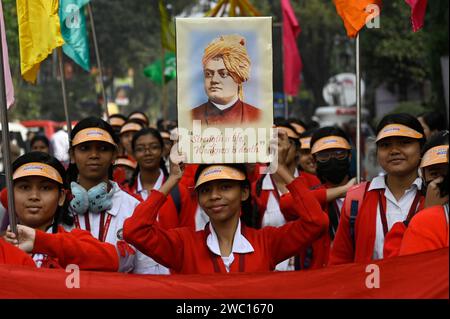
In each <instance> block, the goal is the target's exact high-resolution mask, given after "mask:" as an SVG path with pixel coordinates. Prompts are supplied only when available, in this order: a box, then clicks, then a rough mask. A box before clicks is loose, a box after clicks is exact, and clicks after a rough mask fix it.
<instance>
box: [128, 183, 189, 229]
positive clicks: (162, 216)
mask: <svg viewBox="0 0 450 319" xmlns="http://www.w3.org/2000/svg"><path fill="white" fill-rule="evenodd" d="M136 188H137V182H135V183H134V185H131V186H130V185H128V184H126V185H125V186H124V187H123V190H124V191H125V192H127V193H128V194H130V195H131V196H133V197H135V198H137V199H138V200H139V201H140V202H143V201H144V199H143V198H142V196H141V195H140V194H139V193H138V192H137V191H136ZM180 188H181V187H180ZM180 192H181V189H180ZM181 202H182V203H183V201H181ZM158 222H159V224H160V225H161V227H164V229H171V228H176V227H179V226H180V216H179V214H178V212H177V209H176V206H175V203H174V201H173V199H172V197H171V196H170V195H169V196H168V198H167V201H166V203H165V204H164V205H163V207H161V210H160V212H159V216H158Z"/></svg>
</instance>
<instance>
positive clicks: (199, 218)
mask: <svg viewBox="0 0 450 319" xmlns="http://www.w3.org/2000/svg"><path fill="white" fill-rule="evenodd" d="M208 222H209V216H208V215H207V214H206V213H205V211H204V210H203V208H201V207H200V205H198V204H197V210H196V211H195V231H199V230H203V229H205V226H206V224H207V223H208Z"/></svg>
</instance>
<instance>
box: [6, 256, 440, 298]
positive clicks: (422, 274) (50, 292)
mask: <svg viewBox="0 0 450 319" xmlns="http://www.w3.org/2000/svg"><path fill="white" fill-rule="evenodd" d="M448 274H449V251H448V248H446V249H441V250H436V251H433V252H428V253H423V254H419V255H410V256H402V257H396V258H392V259H387V260H382V261H379V262H376V263H374V264H373V265H363V264H348V265H340V266H333V267H329V268H325V269H321V270H314V271H300V272H276V273H261V274H231V275H226V274H223V275H219V274H217V275H171V276H150V275H149V276H142V275H140V276H139V275H129V274H119V273H104V272H81V273H80V281H79V283H80V288H72V289H69V288H67V286H66V281H68V282H69V284H70V283H71V282H74V281H73V280H72V277H73V276H74V273H70V272H64V271H63V270H53V269H38V270H32V269H30V268H25V267H19V266H11V265H0V299H2V298H3V299H4V298H27V299H28V298H65V299H66V298H86V299H91V298H108V299H115V298H120V299H128V298H137V299H185V298H189V299H236V298H239V299H281V298H283V299H312V298H314V299H325V298H333V299H334V298H371V299H373V298H408V299H409V298H440V299H444V298H446V299H448V298H449V276H448ZM71 276H72V277H71ZM377 281H378V282H377ZM378 284H379V288H376V286H377V285H378Z"/></svg>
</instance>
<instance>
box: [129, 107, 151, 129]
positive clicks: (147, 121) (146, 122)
mask: <svg viewBox="0 0 450 319" xmlns="http://www.w3.org/2000/svg"><path fill="white" fill-rule="evenodd" d="M134 114H141V115H143V116H144V118H145V119H146V121H143V120H141V119H137V118H133V119H132V118H131V116H132V115H134ZM127 119H128V120H137V121H139V122H140V123H141V124H143V125H144V127H147V126H148V125H149V124H150V119H149V118H148V116H147V115H146V114H145V113H144V112H141V111H133V112H131V113H130V115H128V118H127Z"/></svg>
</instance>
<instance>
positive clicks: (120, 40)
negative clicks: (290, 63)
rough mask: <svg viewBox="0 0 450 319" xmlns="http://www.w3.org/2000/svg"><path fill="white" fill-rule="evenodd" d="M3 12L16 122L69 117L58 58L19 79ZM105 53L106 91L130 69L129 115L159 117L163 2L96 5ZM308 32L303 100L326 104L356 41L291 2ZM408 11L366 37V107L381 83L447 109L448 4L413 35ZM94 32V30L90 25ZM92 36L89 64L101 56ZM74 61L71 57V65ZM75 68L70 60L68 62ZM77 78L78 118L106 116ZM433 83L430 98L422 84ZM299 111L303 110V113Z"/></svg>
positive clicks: (389, 9) (432, 9)
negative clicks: (326, 92)
mask: <svg viewBox="0 0 450 319" xmlns="http://www.w3.org/2000/svg"><path fill="white" fill-rule="evenodd" d="M166 2H170V4H171V5H172V9H171V13H172V14H178V13H180V12H181V11H182V10H183V9H184V8H186V7H187V6H191V5H193V4H194V3H196V1H195V0H168V1H166ZM2 3H3V9H4V16H5V24H6V30H7V38H8V45H9V56H10V64H11V70H12V73H13V78H14V86H15V91H16V105H15V107H14V108H13V111H12V113H11V115H10V117H12V118H15V119H31V118H48V119H52V120H58V121H59V120H61V121H62V120H64V112H63V108H62V96H61V86H60V83H59V80H58V79H59V77H58V70H57V64H55V61H56V59H54V58H52V57H49V58H48V59H47V60H46V61H45V62H44V63H43V64H42V67H41V74H40V78H39V84H38V85H36V86H31V85H29V84H26V83H25V82H24V81H23V80H22V79H21V77H20V60H19V45H18V28H17V17H16V1H14V0H3V1H2ZM91 3H92V7H93V10H94V17H95V22H96V29H97V38H98V42H99V47H100V55H101V57H102V63H103V67H104V70H105V76H106V77H105V81H106V85H107V88H108V94H109V95H110V96H114V95H115V92H114V91H113V87H112V85H111V84H112V82H113V79H114V78H121V77H124V76H126V75H127V73H128V70H129V69H130V68H132V69H133V70H134V71H135V72H134V77H133V80H134V87H133V89H132V90H131V95H130V99H131V104H130V105H129V106H128V107H127V108H125V109H124V110H123V113H128V112H130V111H132V110H142V111H145V112H148V113H149V114H151V115H152V117H153V119H154V120H155V119H156V118H157V117H160V116H161V114H162V112H161V110H160V105H161V90H160V88H159V87H158V86H157V85H155V84H153V83H152V82H150V81H149V80H148V79H146V78H145V77H144V76H143V74H142V70H143V69H144V68H145V66H147V65H148V64H150V63H152V62H153V61H155V60H156V59H158V58H160V57H161V39H160V17H159V11H158V7H157V6H158V1H154V0H133V1H122V0H92V1H91ZM252 3H253V4H254V5H255V7H257V9H258V10H259V11H260V12H262V13H263V14H264V15H272V16H273V17H274V22H275V23H276V22H281V8H280V1H279V0H258V1H256V0H255V1H252ZM291 3H292V5H293V8H294V11H295V13H296V16H297V18H298V20H299V22H300V25H301V28H302V33H301V35H300V38H299V39H298V46H299V49H300V53H301V56H302V59H303V63H304V68H303V83H302V87H301V94H300V95H299V96H300V97H307V98H308V99H309V100H310V102H311V103H312V105H314V106H320V105H323V103H324V101H323V98H322V88H323V86H324V85H325V84H326V82H327V80H328V79H329V78H330V77H331V76H332V75H335V74H337V73H340V72H353V70H354V41H353V40H349V39H348V38H346V36H345V30H344V27H343V24H342V21H341V20H340V18H339V17H338V15H337V14H336V11H335V8H334V6H333V3H332V1H330V0H291ZM409 16H410V10H409V7H408V6H407V5H406V4H405V2H404V0H393V1H384V7H383V9H382V16H381V29H371V30H364V31H363V32H362V33H361V50H362V51H361V60H362V70H363V77H364V79H365V80H366V83H367V84H368V93H369V94H368V103H369V104H373V93H374V91H375V88H376V87H377V86H378V85H379V84H380V83H388V84H389V87H390V88H391V89H392V90H393V91H396V92H399V93H400V95H401V97H402V100H404V101H406V100H408V99H409V97H408V88H411V87H412V88H416V89H417V90H419V91H423V102H424V104H425V106H427V107H442V104H443V101H444V100H443V88H442V79H441V68H440V58H441V56H443V55H448V1H447V0H433V1H429V2H428V12H427V16H426V24H425V28H424V29H423V30H422V31H420V32H418V33H413V32H412V31H411V25H410V18H409ZM89 32H90V34H91V30H90V27H89ZM90 39H91V61H92V64H93V65H95V63H96V60H95V54H94V48H93V45H92V36H91V35H90ZM67 60H68V59H67V58H66V61H67ZM68 62H69V63H71V62H70V61H68ZM72 66H73V69H74V76H73V77H72V78H71V79H68V80H67V88H68V95H69V105H70V111H71V116H72V117H73V119H80V118H81V117H83V116H86V115H88V114H93V115H100V113H101V109H100V106H99V105H98V103H97V93H96V91H95V89H94V88H95V77H94V76H93V75H91V74H88V73H86V72H84V71H83V70H82V69H81V68H79V67H78V66H76V65H75V64H73V63H72ZM427 81H431V84H432V85H431V88H432V90H431V93H430V94H427V92H426V90H424V89H423V88H424V83H425V82H427ZM175 85H176V84H175V81H172V83H170V84H169V88H168V89H169V103H170V106H171V109H170V115H171V117H172V118H174V117H175V116H176V110H175V103H176V101H175V97H176V94H175V91H176V86H175ZM299 109H301V108H299Z"/></svg>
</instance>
